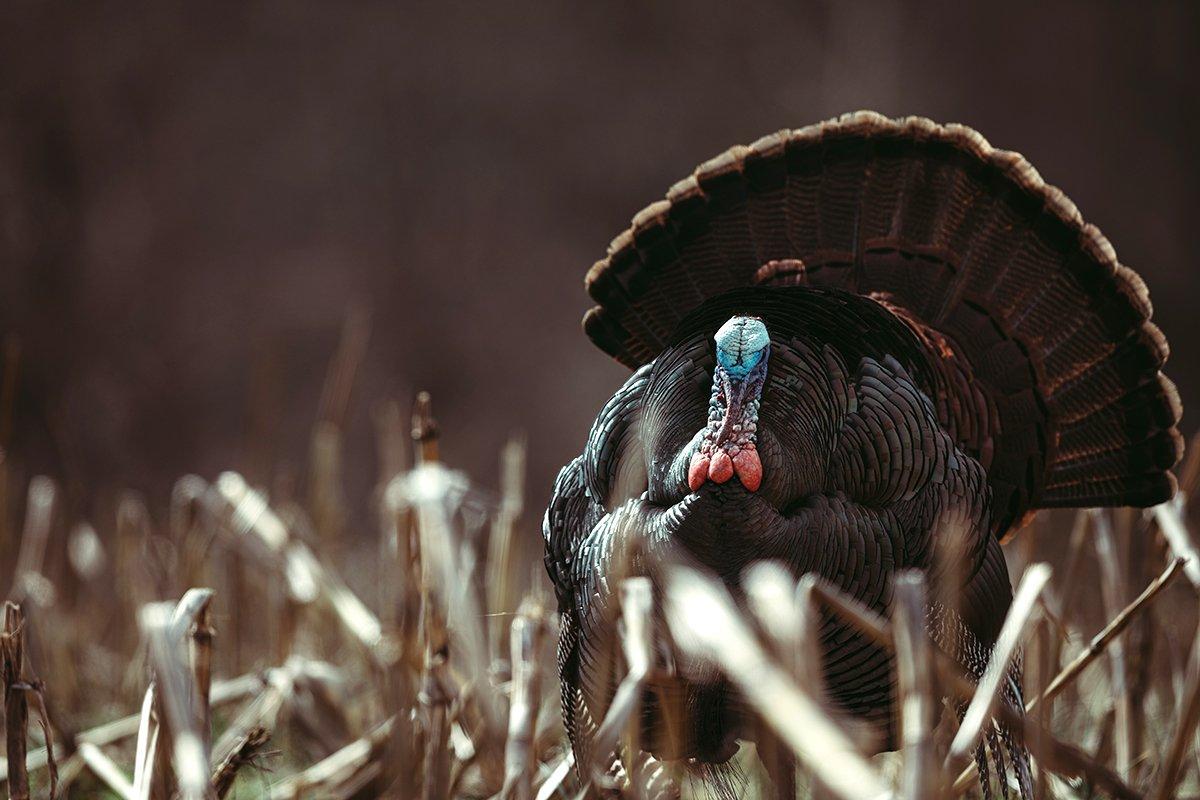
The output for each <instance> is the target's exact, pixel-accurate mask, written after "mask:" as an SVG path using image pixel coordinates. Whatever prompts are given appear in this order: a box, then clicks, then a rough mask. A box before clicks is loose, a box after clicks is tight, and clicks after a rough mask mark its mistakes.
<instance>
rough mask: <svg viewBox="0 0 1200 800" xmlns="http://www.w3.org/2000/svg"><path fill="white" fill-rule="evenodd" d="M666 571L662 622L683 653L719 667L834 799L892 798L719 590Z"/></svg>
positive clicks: (684, 572)
mask: <svg viewBox="0 0 1200 800" xmlns="http://www.w3.org/2000/svg"><path fill="white" fill-rule="evenodd" d="M666 575H667V581H666V603H667V620H668V622H669V624H670V627H671V632H672V634H673V636H674V638H675V641H676V644H678V645H679V646H680V647H681V648H682V649H683V651H684V652H685V653H687V654H689V655H690V656H692V657H695V658H700V659H704V660H707V661H711V662H714V663H716V664H717V665H719V666H720V667H721V669H722V670H723V671H724V672H725V674H726V675H727V676H728V677H729V679H730V680H731V681H733V682H734V683H735V684H736V685H737V686H738V688H739V689H740V690H741V691H742V693H743V695H744V696H745V697H746V699H747V700H748V701H749V702H750V704H751V705H752V706H753V707H754V708H755V710H756V711H757V712H758V713H759V714H760V715H761V716H762V718H763V720H764V721H765V722H766V723H767V724H768V725H769V726H770V727H771V728H772V729H773V730H774V731H775V733H776V734H777V735H778V736H779V737H780V738H781V739H782V740H783V741H784V742H785V743H786V744H787V745H788V746H789V747H791V748H792V750H793V752H795V754H796V756H797V757H798V758H799V759H800V761H801V762H803V763H804V764H805V765H806V766H807V767H808V768H809V769H811V770H812V771H813V772H814V773H815V774H816V775H817V777H818V778H820V780H821V781H822V783H824V784H825V785H826V786H828V787H829V789H830V790H831V791H832V792H834V793H835V794H836V795H837V796H839V797H843V798H847V800H849V799H850V798H854V799H855V800H859V799H860V798H874V797H891V796H892V792H891V791H890V790H889V789H888V787H887V785H886V784H885V783H884V781H883V779H882V778H881V777H880V776H879V774H878V773H877V772H876V771H875V770H874V768H873V767H872V766H871V765H870V763H869V762H868V761H867V760H866V759H865V758H864V757H863V756H862V754H860V753H859V752H858V750H857V749H856V748H855V747H854V744H853V742H852V741H851V740H850V737H849V736H847V734H846V733H845V732H844V731H843V730H842V729H841V728H840V727H838V726H837V724H836V723H835V722H834V721H833V720H832V719H831V718H830V717H829V716H828V714H827V713H826V712H825V709H823V708H822V707H821V705H820V704H819V703H818V702H817V701H816V699H815V698H813V697H810V696H809V695H807V694H805V693H804V692H803V691H802V690H801V689H800V688H799V687H798V686H797V685H796V683H795V682H793V681H792V680H790V679H789V678H788V676H787V674H786V672H785V671H784V670H783V669H781V668H780V667H779V665H778V664H777V663H775V662H774V661H773V659H771V657H770V656H768V654H767V653H766V652H765V651H764V650H763V648H762V647H761V646H760V645H759V643H758V641H757V640H756V638H755V637H754V635H753V633H752V632H751V630H750V629H749V627H748V626H747V625H746V623H745V622H744V621H743V620H742V618H741V616H740V614H739V613H738V612H737V609H736V607H735V606H734V604H733V600H732V598H730V597H729V594H728V593H727V592H726V590H725V589H724V587H722V586H720V585H719V584H718V583H716V582H715V581H714V580H712V579H710V578H708V577H706V576H703V575H701V574H700V573H699V572H696V571H695V570H692V569H688V568H686V567H681V566H672V567H668V568H667V569H666Z"/></svg>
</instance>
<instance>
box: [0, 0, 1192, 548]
mask: <svg viewBox="0 0 1200 800" xmlns="http://www.w3.org/2000/svg"><path fill="white" fill-rule="evenodd" d="M734 5H735V4H730V3H723V2H700V1H698V0H687V1H686V2H684V1H683V0H680V1H678V2H654V3H616V4H604V5H600V4H550V3H533V2H525V1H524V0H510V1H509V2H504V3H490V4H484V3H458V2H441V3H431V4H421V5H417V4H403V3H358V4H347V3H338V4H334V3H315V2H266V3H229V4H201V5H195V4H192V5H183V4H176V3H162V2H144V3H136V2H134V3H129V2H126V3H120V4H115V3H112V4H110V3H89V4H79V5H76V4H68V3H65V2H31V1H28V0H25V1H22V0H14V1H13V2H7V3H5V4H4V5H3V7H2V9H0V333H3V334H4V335H5V336H6V339H5V359H4V363H6V364H7V365H8V367H9V368H8V369H7V370H6V375H7V376H8V377H7V383H6V384H5V386H6V387H7V388H6V389H5V390H4V392H3V394H2V395H0V398H2V399H3V400H4V402H5V403H7V404H8V409H7V410H6V411H5V413H4V416H3V419H4V420H5V421H4V422H3V423H2V426H0V447H3V448H4V449H5V450H6V451H7V452H8V459H9V462H10V466H13V467H15V468H16V469H18V470H19V471H20V472H21V473H23V474H25V475H29V474H34V473H48V474H51V475H54V476H56V477H57V478H59V479H60V480H61V481H62V482H63V487H64V490H65V499H66V500H67V502H68V503H69V504H70V506H71V507H72V508H73V509H75V511H76V512H77V513H79V514H91V513H96V509H94V508H92V507H91V506H92V504H94V503H97V502H100V501H99V500H98V499H97V498H102V497H103V496H104V494H105V493H106V492H115V491H116V490H118V489H121V488H123V487H126V486H128V487H133V488H136V489H138V490H141V491H143V492H145V493H146V494H147V496H148V498H149V500H150V504H151V506H152V507H158V508H161V507H162V506H164V505H165V503H166V499H167V493H168V491H169V487H170V485H171V484H172V482H173V481H174V480H175V479H176V478H177V477H178V476H179V475H181V474H183V473H186V472H195V473H198V474H200V475H202V476H204V477H206V478H212V477H213V476H214V475H215V474H216V473H217V472H218V471H220V470H222V469H227V468H234V469H238V470H241V471H242V472H244V473H245V474H247V476H248V477H249V478H250V479H251V480H253V481H256V482H260V483H262V484H264V485H272V484H273V483H277V482H278V481H279V479H280V476H281V475H282V476H284V479H285V480H284V482H285V483H286V482H287V481H289V480H290V481H291V482H292V483H293V484H298V485H300V486H302V485H303V482H304V479H305V475H306V474H307V470H308V467H307V464H308V461H309V458H310V446H311V444H310V443H311V431H312V430H313V426H314V423H315V422H316V421H317V420H318V418H319V417H321V416H322V415H323V414H326V413H327V411H328V406H329V405H330V402H331V401H330V400H329V399H328V398H326V400H325V401H324V402H323V401H322V387H323V386H324V385H325V384H326V376H327V372H328V369H329V364H330V362H331V359H332V358H333V355H334V353H335V352H336V351H337V349H338V346H339V341H341V340H343V338H346V339H347V341H348V342H349V345H348V347H349V349H350V350H351V351H354V349H355V343H356V342H361V341H364V339H363V335H364V333H365V332H366V331H368V330H369V338H367V339H365V342H366V344H365V349H363V350H362V359H361V364H360V366H359V368H358V370H357V378H356V379H355V381H354V383H353V391H352V392H350V393H349V394H348V395H347V396H346V398H343V399H342V400H335V401H332V402H333V405H335V406H337V407H338V410H337V412H336V414H335V416H337V417H338V422H339V424H341V425H343V426H344V428H345V434H346V439H345V453H346V455H345V464H344V470H345V474H346V479H347V480H346V485H347V493H348V495H349V497H348V498H347V499H348V500H349V501H350V502H349V503H348V505H349V507H351V508H364V509H365V508H368V505H367V504H366V503H365V502H363V500H364V499H365V497H366V496H367V494H368V492H369V491H370V490H371V487H372V485H373V483H374V481H375V477H376V475H377V474H378V472H379V468H378V464H377V458H378V456H377V454H376V446H375V439H376V433H375V426H374V424H373V421H372V420H373V411H374V410H377V409H378V408H380V407H381V406H380V404H381V403H383V402H385V401H388V400H394V401H398V402H399V403H400V404H401V407H403V408H405V409H407V406H408V404H409V402H410V401H411V397H412V395H413V393H414V392H415V391H416V390H417V389H428V390H430V391H431V392H432V394H433V398H434V404H435V412H436V414H437V416H438V418H439V419H440V421H441V424H442V431H443V434H442V448H443V455H444V456H445V458H446V460H447V461H448V462H450V463H451V464H453V465H455V466H457V467H461V468H464V469H465V470H467V471H468V472H469V473H470V474H472V475H474V476H476V477H477V478H479V479H481V480H482V481H484V482H485V483H486V482H488V481H489V477H488V476H494V475H496V474H497V471H498V470H497V466H496V465H497V461H498V452H499V451H500V448H501V446H502V444H503V442H504V441H505V440H506V439H507V438H508V437H509V436H510V435H511V434H512V433H513V432H515V431H524V432H525V434H526V435H527V437H528V443H529V453H530V461H529V481H530V483H529V490H528V493H527V494H528V500H529V504H530V506H529V513H528V515H527V519H528V522H527V524H530V526H532V525H533V524H536V523H535V522H534V520H535V519H536V517H537V516H538V515H540V508H541V506H542V504H543V503H544V502H545V499H546V498H547V496H548V494H549V489H550V485H551V482H552V480H553V476H554V474H555V472H556V470H557V469H558V467H559V466H560V465H561V464H562V463H564V462H565V461H567V460H568V459H569V458H571V457H572V456H573V455H574V454H575V453H576V452H577V451H578V450H579V449H580V448H581V446H582V444H583V441H584V438H585V435H586V431H587V428H588V426H589V425H590V423H591V420H592V418H593V416H594V415H595V413H596V411H597V410H598V409H599V408H600V407H601V405H602V404H603V403H604V402H605V400H606V399H607V398H608V396H609V395H610V394H611V393H612V391H613V390H614V389H615V388H616V387H617V386H618V385H619V384H620V383H621V381H622V380H623V379H624V376H625V370H624V369H622V368H621V367H619V366H618V365H616V364H615V363H613V362H610V361H609V360H608V359H607V357H606V356H604V355H603V354H601V353H600V352H599V351H597V350H595V349H593V348H592V346H591V345H590V344H589V343H588V342H587V340H586V339H585V337H584V336H583V335H582V334H581V332H580V330H579V319H580V317H581V315H582V314H583V312H584V310H585V309H586V308H587V306H588V302H587V298H586V297H585V294H584V292H583V286H582V281H583V274H584V272H585V271H586V269H587V268H588V267H589V266H590V265H591V263H592V262H593V261H594V260H595V259H597V258H599V257H600V256H601V255H602V254H603V252H604V248H605V246H606V244H607V242H608V241H609V239H610V238H611V237H612V236H613V235H614V234H616V233H617V232H618V231H619V230H621V229H622V228H623V227H624V226H625V225H626V223H627V222H628V219H629V218H630V216H631V215H632V214H633V213H634V212H635V211H637V210H638V209H640V208H641V207H642V206H644V205H645V204H647V203H648V202H650V201H652V200H655V199H657V198H659V197H660V196H661V195H662V194H663V193H664V192H665V190H666V189H667V187H668V186H669V185H670V184H671V183H673V182H674V181H675V180H677V179H678V178H680V177H682V176H684V175H685V174H687V173H688V172H689V171H690V169H691V168H692V167H693V166H694V165H695V164H697V163H698V162H700V161H702V160H704V159H706V158H708V157H710V156H712V155H715V154H716V153H718V152H720V151H721V150H723V149H725V148H726V147H728V146H729V145H732V144H735V143H745V142H749V141H751V140H753V139H755V138H757V137H758V136H759V135H761V134H763V133H766V132H769V131H772V130H776V129H778V128H781V127H800V126H803V125H805V124H808V123H811V122H815V121H818V120H821V119H823V118H827V117H830V116H834V115H836V114H839V113H841V112H845V111H850V110H854V109H858V108H872V109H875V110H878V111H880V112H882V113H885V114H888V115H907V114H921V115H925V116H928V117H931V118H933V119H935V120H938V121H942V122H949V121H958V122H963V123H966V124H968V125H971V126H973V127H975V128H977V129H978V130H980V131H981V132H982V133H983V134H984V135H985V136H987V137H988V139H989V140H990V141H991V142H992V143H993V144H996V145H997V146H1001V147H1005V148H1008V149H1014V150H1018V151H1020V152H1022V153H1024V154H1025V155H1026V156H1027V157H1028V158H1029V159H1030V160H1031V161H1032V162H1033V163H1034V164H1035V165H1036V166H1037V167H1038V169H1039V170H1040V171H1041V172H1042V174H1043V175H1044V176H1045V177H1046V178H1047V179H1048V180H1049V181H1050V182H1052V183H1055V184H1057V185H1059V186H1060V187H1062V188H1063V189H1064V190H1065V191H1066V192H1067V193H1068V195H1069V196H1070V197H1072V198H1073V199H1074V200H1075V201H1076V203H1077V204H1078V205H1079V207H1080V209H1081V210H1082V212H1083V214H1084V216H1085V218H1086V219H1088V220H1089V221H1091V222H1094V223H1096V224H1097V225H1098V226H1099V227H1100V228H1101V229H1102V230H1103V231H1104V232H1105V233H1106V234H1107V235H1108V237H1109V238H1110V239H1111V240H1112V242H1113V243H1114V245H1115V246H1116V248H1117V251H1118V253H1119V255H1120V257H1121V259H1122V260H1123V261H1124V262H1125V263H1127V264H1129V265H1130V266H1132V267H1134V268H1135V269H1137V270H1139V271H1140V272H1141V274H1142V275H1143V276H1144V277H1145V278H1146V281H1147V283H1148V284H1149V285H1150V287H1151V290H1152V296H1153V299H1154V301H1155V306H1156V314H1155V319H1156V321H1157V322H1158V323H1159V325H1160V326H1161V327H1162V328H1163V329H1164V330H1165V332H1166V334H1167V336H1168V338H1169V339H1170V341H1171V342H1172V344H1173V345H1174V348H1175V351H1176V354H1177V355H1176V356H1175V357H1174V358H1173V359H1172V361H1171V364H1170V365H1169V366H1170V369H1169V374H1170V375H1171V376H1172V377H1173V378H1174V379H1175V380H1176V382H1177V383H1178V384H1179V388H1180V391H1181V393H1182V395H1183V398H1184V403H1185V408H1186V413H1185V425H1184V428H1185V433H1187V434H1190V433H1191V432H1193V431H1194V430H1195V424H1194V418H1195V416H1196V415H1195V411H1196V408H1197V403H1198V402H1200V399H1198V398H1200V362H1198V361H1197V360H1196V357H1195V353H1194V352H1193V351H1195V350H1196V349H1197V347H1198V345H1197V340H1198V338H1200V314H1197V313H1196V312H1195V303H1196V300H1197V298H1198V297H1200V270H1197V269H1196V267H1195V264H1194V260H1193V259H1194V257H1193V254H1192V253H1191V247H1190V246H1191V243H1192V239H1191V234H1192V233H1193V231H1194V228H1195V224H1196V223H1195V221H1196V219H1197V216H1198V213H1200V182H1198V180H1197V179H1198V178H1200V155H1198V153H1197V148H1196V144H1195V143H1196V141H1197V139H1198V138H1200V103H1198V102H1197V98H1198V97H1200V85H1198V84H1200V78H1198V77H1197V76H1198V75H1200V37H1198V36H1197V33H1198V32H1200V4H1196V3H1193V2H1175V3H1171V2H1138V3H1134V2H1126V3H1115V2H1105V3H1097V2H1074V3H1071V2H1067V3H1055V4H1053V5H1051V4H1046V3H1033V2H1030V3H1025V2H996V3H989V4H965V3H963V4H958V3H956V4H937V3H927V2H905V3H888V2H856V3H833V2H816V3H799V2H789V3H760V4H756V6H755V7H754V8H753V10H750V9H742V10H737V9H735V8H734V7H733V6H734ZM347 320H349V321H350V324H349V326H347ZM345 333H348V337H344V334H345ZM14 365H16V366H18V367H19V369H18V370H17V371H16V375H17V377H16V380H15V381H14V380H13V375H14V370H13V369H12V367H13V366H14ZM323 409H325V410H323ZM288 476H291V477H290V478H288ZM492 482H493V483H494V482H495V480H494V479H492ZM364 516H366V515H364ZM529 518H531V519H529ZM368 520H369V517H367V518H366V519H364V520H362V521H363V522H366V521H368Z"/></svg>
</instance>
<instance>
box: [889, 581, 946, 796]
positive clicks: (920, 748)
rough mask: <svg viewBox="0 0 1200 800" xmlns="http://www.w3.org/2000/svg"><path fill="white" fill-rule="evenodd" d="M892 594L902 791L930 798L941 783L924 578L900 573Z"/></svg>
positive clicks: (904, 793) (906, 793)
mask: <svg viewBox="0 0 1200 800" xmlns="http://www.w3.org/2000/svg"><path fill="white" fill-rule="evenodd" d="M894 591H895V595H894V597H895V599H894V606H893V611H892V631H893V633H894V636H895V640H896V679H897V684H898V687H899V701H900V703H899V704H900V740H901V745H902V750H903V754H904V768H903V773H902V781H901V785H902V787H903V788H902V793H903V795H904V796H905V797H911V798H921V797H932V796H933V795H934V793H935V791H936V788H937V782H938V781H937V762H936V761H935V756H934V752H933V737H932V730H933V723H934V709H935V708H936V707H937V703H936V700H935V699H934V695H933V671H932V668H931V666H932V665H931V661H930V655H929V650H930V645H929V636H928V634H927V633H926V630H925V580H924V578H923V577H922V575H921V573H919V572H913V571H908V572H902V573H900V574H899V575H897V576H896V580H895V589H894Z"/></svg>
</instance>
